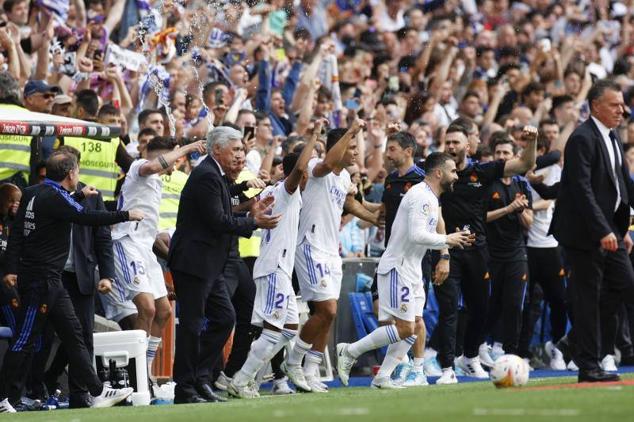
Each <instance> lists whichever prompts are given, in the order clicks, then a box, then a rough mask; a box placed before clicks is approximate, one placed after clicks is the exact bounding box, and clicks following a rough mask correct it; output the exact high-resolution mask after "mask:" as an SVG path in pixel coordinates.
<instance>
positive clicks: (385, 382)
mask: <svg viewBox="0 0 634 422" xmlns="http://www.w3.org/2000/svg"><path fill="white" fill-rule="evenodd" d="M370 387H371V388H381V389H384V390H399V389H401V388H405V387H403V386H402V385H398V384H396V383H395V382H394V381H392V378H390V377H383V378H377V377H374V378H373V379H372V383H371V384H370Z"/></svg>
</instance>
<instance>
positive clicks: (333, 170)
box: [281, 119, 379, 393]
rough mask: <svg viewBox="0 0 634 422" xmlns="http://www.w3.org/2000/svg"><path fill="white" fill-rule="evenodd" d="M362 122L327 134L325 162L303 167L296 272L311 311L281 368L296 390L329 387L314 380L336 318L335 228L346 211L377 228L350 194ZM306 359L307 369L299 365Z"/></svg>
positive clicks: (337, 268) (339, 274)
mask: <svg viewBox="0 0 634 422" xmlns="http://www.w3.org/2000/svg"><path fill="white" fill-rule="evenodd" d="M364 125H365V123H364V122H363V121H362V120H359V119H356V120H355V121H354V122H353V123H352V126H351V127H350V129H348V130H346V129H332V130H331V131H329V132H328V139H327V144H326V150H327V153H326V157H325V158H324V160H319V159H317V158H316V159H313V160H311V161H310V162H309V164H308V182H307V183H306V189H305V190H304V192H303V195H302V198H303V204H302V210H301V213H300V217H299V236H298V245H297V250H296V256H295V271H296V273H297V278H298V281H299V286H300V291H301V296H302V300H303V301H305V302H311V303H312V305H313V309H314V312H313V314H312V315H311V317H310V318H309V319H308V321H307V322H306V324H304V326H303V327H302V330H301V332H300V334H299V336H297V340H296V342H295V347H293V350H292V351H291V353H289V355H288V358H287V360H286V361H285V362H283V363H282V365H281V368H282V371H284V373H286V375H287V376H288V377H289V379H290V380H291V381H292V382H293V384H295V386H296V387H297V388H298V389H299V390H301V391H306V392H308V391H314V392H320V393H325V392H327V391H328V388H327V387H326V386H325V385H324V384H322V383H321V382H320V381H319V380H318V378H317V375H316V374H317V371H318V370H319V364H320V363H321V361H322V359H323V352H324V350H325V348H326V344H327V343H328V332H329V331H330V326H331V325H332V322H333V320H334V318H335V315H336V314H337V300H338V299H339V293H340V290H341V278H342V268H341V265H342V262H341V257H340V256H339V225H340V222H341V214H342V211H343V210H344V209H345V210H346V211H348V212H349V213H351V214H353V215H355V216H357V217H359V218H361V219H363V220H365V221H368V222H371V223H372V224H375V225H378V224H379V217H378V213H377V214H373V213H371V212H370V211H368V210H367V209H366V208H365V207H364V206H363V205H362V204H361V203H360V202H358V201H356V200H355V199H354V196H353V195H352V194H351V191H350V187H351V184H352V183H351V181H350V174H349V173H348V172H347V171H346V167H348V166H350V165H352V164H355V163H356V161H357V158H358V154H359V150H358V146H357V134H358V133H359V131H360V130H361V129H362V128H363V126H364ZM304 356H306V366H305V368H304V370H302V367H301V363H302V360H303V359H304Z"/></svg>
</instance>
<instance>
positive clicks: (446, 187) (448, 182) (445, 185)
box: [440, 180, 453, 192]
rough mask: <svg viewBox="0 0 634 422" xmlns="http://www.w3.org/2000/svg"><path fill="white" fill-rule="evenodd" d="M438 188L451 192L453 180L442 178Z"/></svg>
mask: <svg viewBox="0 0 634 422" xmlns="http://www.w3.org/2000/svg"><path fill="white" fill-rule="evenodd" d="M440 188H441V189H442V191H443V192H453V182H452V181H451V180H443V181H441V182H440Z"/></svg>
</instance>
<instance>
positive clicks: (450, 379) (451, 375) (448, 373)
mask: <svg viewBox="0 0 634 422" xmlns="http://www.w3.org/2000/svg"><path fill="white" fill-rule="evenodd" d="M436 384H438V385H447V384H458V378H456V373H455V372H454V370H453V368H444V369H443V370H442V375H441V376H440V378H438V379H437V380H436Z"/></svg>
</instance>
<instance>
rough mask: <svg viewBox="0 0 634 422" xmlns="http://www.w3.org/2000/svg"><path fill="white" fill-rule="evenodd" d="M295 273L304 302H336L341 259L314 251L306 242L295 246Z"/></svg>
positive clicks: (341, 275)
mask: <svg viewBox="0 0 634 422" xmlns="http://www.w3.org/2000/svg"><path fill="white" fill-rule="evenodd" d="M295 272H296V273H297V280H298V281H299V289H300V292H301V295H302V300H303V301H304V302H324V301H326V300H331V299H334V300H338V299H339V293H340V292H341V279H342V277H343V273H342V270H341V257H340V256H339V255H331V254H328V253H325V252H323V251H320V250H319V249H315V248H314V247H312V246H311V245H310V243H308V242H302V243H300V244H299V245H298V246H297V251H296V253H295Z"/></svg>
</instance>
